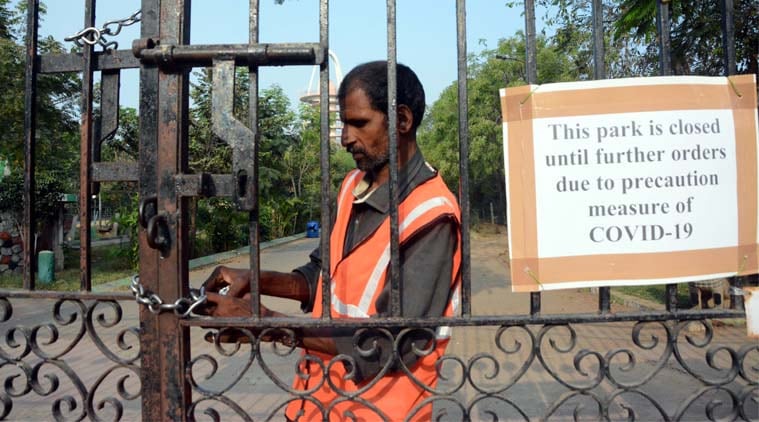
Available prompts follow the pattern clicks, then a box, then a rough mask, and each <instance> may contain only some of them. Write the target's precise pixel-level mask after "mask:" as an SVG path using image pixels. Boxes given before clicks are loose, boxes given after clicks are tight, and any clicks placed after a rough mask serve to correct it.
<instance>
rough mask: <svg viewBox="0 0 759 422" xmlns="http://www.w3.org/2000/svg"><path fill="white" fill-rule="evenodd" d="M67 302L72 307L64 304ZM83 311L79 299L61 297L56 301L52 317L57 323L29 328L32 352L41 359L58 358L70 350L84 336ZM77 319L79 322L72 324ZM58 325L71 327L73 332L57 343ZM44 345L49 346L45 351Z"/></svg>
mask: <svg viewBox="0 0 759 422" xmlns="http://www.w3.org/2000/svg"><path fill="white" fill-rule="evenodd" d="M67 303H69V304H71V305H73V309H70V307H66V306H64V305H65V304H67ZM85 312H86V310H85V306H84V303H82V301H80V300H72V299H61V300H58V301H56V302H55V305H54V306H53V319H54V320H55V322H56V323H57V325H54V324H52V323H48V324H40V325H38V326H36V327H34V328H32V330H31V335H30V338H29V343H30V344H31V346H32V351H34V354H35V355H37V356H39V357H41V358H43V359H58V358H60V357H62V356H64V355H66V354H68V353H69V352H71V350H73V349H74V347H76V345H77V344H79V341H80V340H81V339H82V337H84V334H85V326H84V314H85ZM77 321H79V324H78V325H77V326H74V324H75V323H76V322H77ZM58 326H61V327H69V326H70V327H73V328H74V330H75V333H74V334H73V335H67V336H64V340H65V342H64V343H59V342H58V339H59V337H60V334H59V328H58ZM46 346H50V348H51V350H50V351H47V350H46ZM56 349H57V351H56Z"/></svg>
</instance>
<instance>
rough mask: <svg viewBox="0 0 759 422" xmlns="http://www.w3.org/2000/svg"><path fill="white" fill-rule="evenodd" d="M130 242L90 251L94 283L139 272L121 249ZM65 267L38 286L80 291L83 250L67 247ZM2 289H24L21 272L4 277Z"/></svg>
mask: <svg viewBox="0 0 759 422" xmlns="http://www.w3.org/2000/svg"><path fill="white" fill-rule="evenodd" d="M128 247H129V246H128V245H124V246H119V245H111V246H104V247H99V248H92V249H91V250H90V259H91V267H90V268H91V271H92V285H93V286H97V285H98V284H103V283H107V282H109V281H113V280H118V279H120V278H124V277H128V276H131V275H132V274H134V273H135V270H134V269H132V267H131V265H130V263H129V260H128V259H127V258H126V257H125V256H123V254H121V253H120V252H121V251H122V249H123V248H128ZM63 266H64V270H62V271H56V272H55V280H54V281H53V282H52V283H50V284H41V283H40V282H39V280H37V285H36V287H37V289H40V290H43V289H44V290H55V291H78V290H80V279H79V275H80V271H79V250H78V249H66V250H64V265H63ZM0 288H3V289H7V288H11V289H20V288H23V278H22V276H21V275H11V276H7V275H5V276H0Z"/></svg>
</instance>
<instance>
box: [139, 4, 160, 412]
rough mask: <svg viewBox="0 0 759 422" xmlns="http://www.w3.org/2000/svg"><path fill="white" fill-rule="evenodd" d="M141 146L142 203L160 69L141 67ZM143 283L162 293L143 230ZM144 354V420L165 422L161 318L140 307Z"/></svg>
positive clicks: (146, 21) (155, 7)
mask: <svg viewBox="0 0 759 422" xmlns="http://www.w3.org/2000/svg"><path fill="white" fill-rule="evenodd" d="M159 1H160V0H142V3H141V10H142V11H143V13H142V22H141V23H140V37H142V38H149V37H154V38H158V36H159V20H160V13H159ZM139 98H140V112H139V114H140V146H139V169H140V172H139V184H138V186H139V195H140V199H141V200H142V199H144V198H150V197H153V196H156V194H157V189H156V181H157V179H158V177H157V175H158V173H157V170H156V160H155V157H156V154H157V150H158V130H157V128H158V104H159V98H158V67H157V66H153V65H143V66H141V67H140V97H139ZM138 231H139V262H140V283H142V284H143V285H144V286H145V287H146V288H147V289H148V290H150V291H152V292H157V291H158V253H157V252H156V251H155V250H154V249H151V248H149V247H148V242H147V236H146V233H145V227H143V226H139V227H138ZM139 312H140V328H141V334H140V353H141V355H142V362H141V371H140V383H141V385H142V416H143V418H144V419H149V420H160V419H161V401H162V391H161V382H162V377H161V376H160V374H161V353H162V350H161V349H160V347H156V345H160V340H161V337H160V333H159V331H158V328H159V326H158V316H157V315H154V314H152V313H151V312H150V310H148V309H147V308H146V307H144V306H143V307H140V311H139Z"/></svg>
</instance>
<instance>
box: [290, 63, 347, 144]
mask: <svg viewBox="0 0 759 422" xmlns="http://www.w3.org/2000/svg"><path fill="white" fill-rule="evenodd" d="M329 57H330V59H331V60H330V61H331V62H332V63H334V66H335V77H336V81H335V82H333V81H332V79H330V80H329V87H328V92H329V121H330V123H329V139H330V140H331V141H332V142H334V143H336V144H338V145H339V144H340V136H341V135H342V132H343V123H342V122H341V121H340V118H339V115H340V105H339V104H338V102H337V87H339V86H340V82H342V80H343V70H342V68H341V67H340V60H338V58H337V55H336V54H335V53H334V52H333V51H332V50H329ZM317 69H318V67H317V66H314V68H313V69H312V70H311V78H310V79H309V81H308V88H306V93H305V94H303V95H301V97H300V101H301V102H302V103H305V104H310V105H312V106H315V107H318V106H319V105H320V104H321V91H320V84H319V78H318V77H317V75H318V73H317V72H316V70H317ZM314 82H316V84H314ZM314 85H316V86H315V87H314ZM312 88H314V89H312Z"/></svg>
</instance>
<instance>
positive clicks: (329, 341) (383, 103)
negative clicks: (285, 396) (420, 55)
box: [206, 61, 461, 421]
mask: <svg viewBox="0 0 759 422" xmlns="http://www.w3.org/2000/svg"><path fill="white" fill-rule="evenodd" d="M338 101H339V103H340V119H341V120H342V122H343V132H342V138H341V143H342V145H343V146H344V147H345V148H346V150H347V151H348V152H349V153H351V154H352V155H353V159H354V160H355V161H356V167H357V169H356V170H353V171H351V172H350V173H348V175H347V176H346V177H345V179H344V181H343V183H342V186H341V188H340V190H339V193H338V197H337V208H336V209H337V211H336V215H335V223H334V225H333V230H332V233H331V236H330V267H331V268H330V276H331V280H332V297H331V306H332V309H331V315H332V317H333V318H346V317H350V318H369V317H377V316H389V315H390V311H389V307H390V283H389V279H388V263H389V260H390V222H389V207H390V204H389V195H388V189H389V187H388V181H389V178H390V167H389V155H390V153H389V134H388V116H387V63H386V62H384V61H377V62H370V63H365V64H362V65H359V66H358V67H356V68H355V69H353V70H351V72H349V73H348V75H346V76H345V79H344V80H343V81H342V83H341V85H340V89H339V91H338ZM397 104H398V105H397V127H396V128H395V130H396V131H397V135H398V164H399V177H398V179H399V180H398V192H399V201H400V204H399V207H398V215H399V217H398V221H399V227H400V260H401V262H400V266H401V272H402V276H403V278H402V280H403V297H402V309H403V316H405V317H440V316H443V315H445V316H453V315H455V313H456V312H457V310H456V309H455V308H456V306H457V304H458V292H459V280H460V277H459V267H460V263H461V257H460V211H459V208H458V205H457V202H456V199H455V197H454V196H453V195H452V194H451V192H450V191H449V190H448V189H447V187H446V186H445V184H444V182H443V181H442V178H441V177H440V176H439V175H438V174H437V172H436V171H435V170H434V169H433V168H432V167H431V166H429V165H428V164H427V163H426V162H425V161H424V158H423V157H422V154H421V151H420V150H419V148H418V147H417V143H416V130H417V128H418V127H419V124H420V123H421V120H422V117H423V115H424V108H425V99H424V89H423V88H422V85H421V83H420V82H419V79H418V78H417V76H416V75H415V74H414V72H413V71H412V70H411V69H409V68H408V67H406V66H404V65H400V64H399V65H398V66H397ZM248 274H249V271H248V270H244V269H231V268H226V267H219V268H217V269H216V270H215V271H214V273H213V274H212V275H211V277H209V279H208V281H207V282H206V286H207V289H208V291H209V293H208V302H209V307H208V308H207V310H206V312H207V313H209V314H210V315H213V316H250V315H251V311H250V302H249V288H250V286H249V279H248ZM320 275H321V258H320V251H319V250H318V249H317V250H315V251H314V252H313V253H312V254H311V256H310V262H309V263H308V264H306V265H304V266H302V267H299V268H297V269H295V270H294V271H293V272H291V273H279V272H271V271H262V272H261V274H260V281H261V282H260V285H261V293H262V294H266V295H272V296H278V297H284V298H289V299H294V300H298V301H300V302H301V307H302V309H303V311H304V312H309V311H311V312H312V315H313V316H314V317H315V318H319V317H321V314H322V309H321V305H322V291H321V277H320ZM227 285H229V291H228V293H227V294H226V295H221V294H218V291H219V290H220V289H221V288H222V287H224V286H227ZM262 315H263V316H280V314H279V313H277V312H274V311H271V310H269V309H266V308H265V307H263V306H262ZM444 331H445V330H443V329H438V331H437V333H436V334H437V335H434V334H431V333H429V332H424V331H423V330H416V331H412V332H409V333H406V332H404V333H400V334H399V333H398V332H397V330H396V331H395V332H393V333H392V334H391V333H390V332H388V331H382V330H375V331H374V332H369V333H367V332H361V333H356V332H355V330H338V329H330V330H321V331H317V330H315V329H312V330H307V329H304V330H302V331H301V332H299V337H300V336H302V338H299V344H298V345H299V346H301V347H303V348H304V354H307V355H308V356H310V357H316V358H319V359H321V364H318V363H315V361H314V360H313V359H308V360H307V359H303V360H302V362H301V364H300V367H299V372H300V374H298V376H296V377H295V382H294V386H293V388H294V389H295V390H298V391H300V390H308V391H312V390H313V393H312V394H310V396H311V397H312V398H313V399H316V400H318V401H319V402H320V405H319V406H317V405H315V404H314V402H312V401H310V400H308V399H306V400H293V401H292V402H290V404H289V406H288V408H287V411H286V415H287V417H288V418H289V419H291V420H295V419H298V418H300V419H301V420H309V421H310V420H317V419H318V420H321V419H322V413H321V412H322V409H323V410H324V411H326V412H327V413H328V414H329V418H330V420H334V419H336V420H340V419H344V418H351V417H355V418H356V419H357V420H379V419H382V418H387V419H388V420H399V419H404V418H405V417H406V416H407V415H408V414H410V413H413V414H414V415H415V419H422V420H423V419H429V417H430V411H431V406H430V405H427V406H418V405H419V404H420V403H421V401H422V400H424V398H425V396H426V395H428V393H427V392H426V391H425V389H424V388H422V387H420V386H419V384H422V385H426V386H428V388H434V386H435V383H436V381H437V371H436V367H435V363H436V362H437V360H438V359H439V358H440V357H441V356H442V355H443V353H444V351H445V346H446V345H447V343H448V337H447V333H446V332H444ZM396 335H398V336H400V337H401V341H400V342H399V344H400V346H399V350H398V352H399V355H400V356H401V359H400V360H401V361H402V362H397V361H396V359H395V358H394V354H393V340H394V339H393V338H392V337H394V336H396ZM265 340H270V339H265ZM354 343H355V344H354ZM415 350H416V351H415ZM420 350H423V351H424V352H420ZM369 351H370V352H369ZM338 355H339V358H338V359H339V361H336V362H332V361H333V359H334V358H335V357H336V356H338ZM331 362H332V363H333V364H332V365H330V363H331ZM325 371H327V372H328V373H329V375H328V377H327V378H328V379H325V377H324V372H325ZM406 371H409V372H410V373H411V376H409V375H408V374H406ZM412 378H413V379H412ZM362 389H365V391H363V392H361V393H360V394H357V395H356V393H355V392H356V391H357V390H362ZM335 390H337V391H335ZM346 395H352V396H354V397H353V399H352V400H349V401H340V400H339V399H340V398H344V397H345V396H346ZM319 407H322V409H319Z"/></svg>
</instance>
